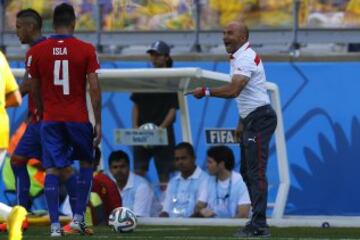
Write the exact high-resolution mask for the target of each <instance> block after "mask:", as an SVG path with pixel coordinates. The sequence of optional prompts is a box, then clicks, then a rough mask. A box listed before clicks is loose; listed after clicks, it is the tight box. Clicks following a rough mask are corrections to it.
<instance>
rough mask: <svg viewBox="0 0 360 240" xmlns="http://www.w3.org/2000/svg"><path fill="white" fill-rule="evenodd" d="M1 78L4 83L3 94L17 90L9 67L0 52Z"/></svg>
mask: <svg viewBox="0 0 360 240" xmlns="http://www.w3.org/2000/svg"><path fill="white" fill-rule="evenodd" d="M0 65H1V78H2V79H4V81H5V94H8V93H11V92H14V91H15V90H17V89H18V85H17V83H16V80H15V77H14V75H13V74H12V72H11V69H10V66H9V64H8V62H7V60H6V58H5V56H4V54H3V53H2V52H0Z"/></svg>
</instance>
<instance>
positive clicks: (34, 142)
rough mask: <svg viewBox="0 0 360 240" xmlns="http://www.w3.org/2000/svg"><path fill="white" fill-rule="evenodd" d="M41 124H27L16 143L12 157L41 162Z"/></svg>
mask: <svg viewBox="0 0 360 240" xmlns="http://www.w3.org/2000/svg"><path fill="white" fill-rule="evenodd" d="M40 128H41V122H38V123H29V124H28V125H27V127H26V130H25V132H24V134H23V135H22V137H21V139H20V141H19V142H18V144H17V146H16V149H15V151H14V155H16V156H21V157H26V158H28V159H30V158H36V159H38V160H41V137H40Z"/></svg>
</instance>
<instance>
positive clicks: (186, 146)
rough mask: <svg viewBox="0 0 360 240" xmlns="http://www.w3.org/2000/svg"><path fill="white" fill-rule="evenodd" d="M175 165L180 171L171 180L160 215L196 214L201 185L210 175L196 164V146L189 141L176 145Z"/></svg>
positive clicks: (180, 215)
mask: <svg viewBox="0 0 360 240" xmlns="http://www.w3.org/2000/svg"><path fill="white" fill-rule="evenodd" d="M175 165H176V168H177V169H178V170H179V171H180V172H179V173H178V174H177V175H176V176H174V177H173V178H172V179H171V180H170V182H169V185H168V187H167V189H166V195H165V201H164V204H163V210H162V212H161V213H160V217H191V216H194V210H195V204H196V200H197V199H198V195H199V191H200V189H199V186H200V185H201V184H202V183H203V182H205V181H207V179H208V175H207V173H205V172H204V171H203V170H202V169H201V168H200V167H198V166H196V156H195V152H194V148H193V146H192V145H191V144H190V143H187V142H182V143H179V144H178V145H176V147H175Z"/></svg>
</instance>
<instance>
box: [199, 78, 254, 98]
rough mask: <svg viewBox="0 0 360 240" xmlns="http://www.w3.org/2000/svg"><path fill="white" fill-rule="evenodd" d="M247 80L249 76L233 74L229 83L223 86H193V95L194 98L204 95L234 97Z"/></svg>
mask: <svg viewBox="0 0 360 240" xmlns="http://www.w3.org/2000/svg"><path fill="white" fill-rule="evenodd" d="M248 81H249V78H248V77H246V76H243V75H234V76H233V77H232V79H231V83H229V84H227V85H225V86H221V87H217V88H212V89H210V88H207V87H198V88H195V89H194V91H193V96H194V97H196V98H202V97H204V96H212V97H219V98H236V97H237V96H239V94H240V92H241V91H242V90H243V89H244V87H245V86H246V84H247V83H248Z"/></svg>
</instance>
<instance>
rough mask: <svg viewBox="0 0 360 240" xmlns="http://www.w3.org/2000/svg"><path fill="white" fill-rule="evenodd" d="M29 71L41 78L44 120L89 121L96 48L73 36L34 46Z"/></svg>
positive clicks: (56, 37)
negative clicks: (90, 77) (88, 93)
mask: <svg viewBox="0 0 360 240" xmlns="http://www.w3.org/2000/svg"><path fill="white" fill-rule="evenodd" d="M31 54H32V55H31V56H29V57H30V58H32V59H31V61H30V63H29V65H30V69H29V70H30V74H31V76H32V77H33V78H37V79H39V80H40V85H41V90H40V93H41V99H42V102H43V105H44V115H43V120H44V121H68V122H87V121H89V119H88V110H87V107H86V83H87V74H89V73H95V72H96V70H97V69H99V62H98V60H97V56H96V52H95V48H94V47H93V46H92V45H91V44H89V43H86V42H83V41H81V40H79V39H76V38H75V37H73V36H70V35H54V36H52V37H50V38H49V39H47V40H45V41H43V42H42V43H40V44H38V45H36V46H34V47H33V49H32V52H31Z"/></svg>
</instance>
